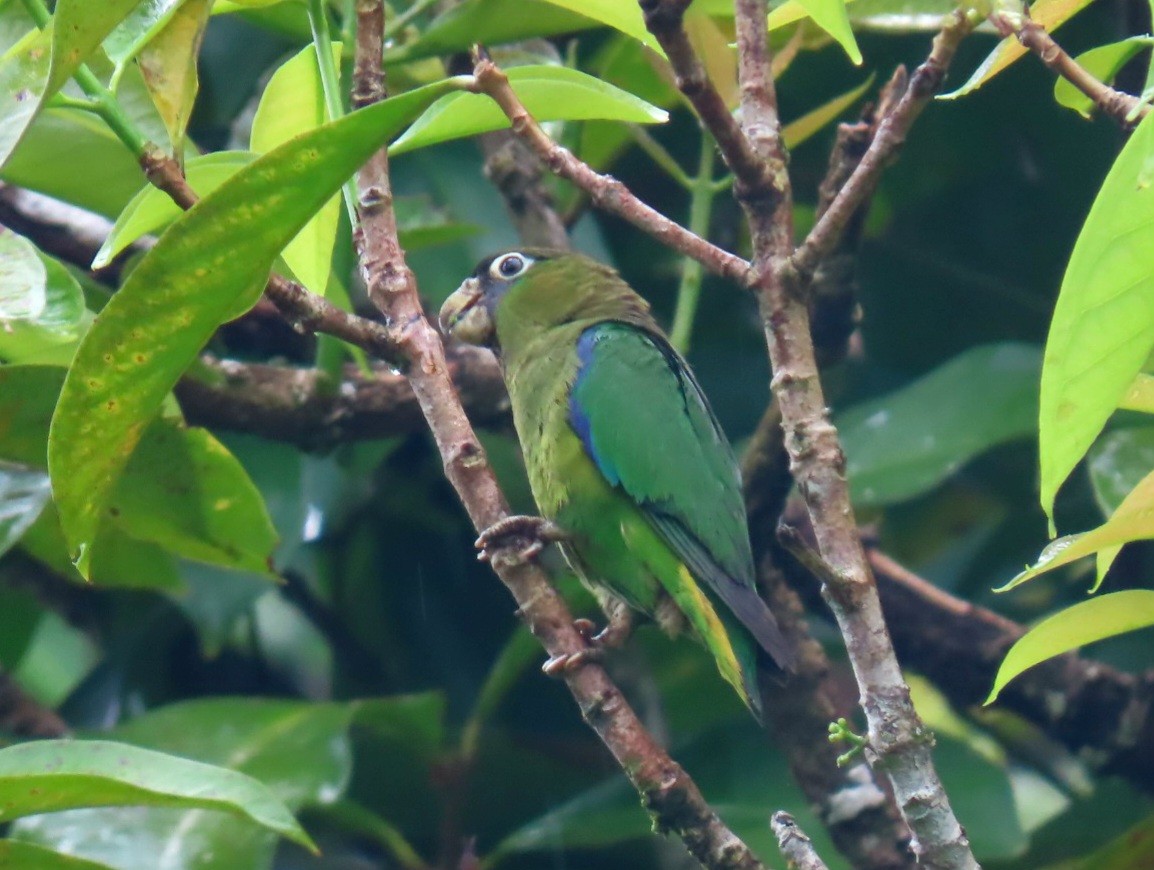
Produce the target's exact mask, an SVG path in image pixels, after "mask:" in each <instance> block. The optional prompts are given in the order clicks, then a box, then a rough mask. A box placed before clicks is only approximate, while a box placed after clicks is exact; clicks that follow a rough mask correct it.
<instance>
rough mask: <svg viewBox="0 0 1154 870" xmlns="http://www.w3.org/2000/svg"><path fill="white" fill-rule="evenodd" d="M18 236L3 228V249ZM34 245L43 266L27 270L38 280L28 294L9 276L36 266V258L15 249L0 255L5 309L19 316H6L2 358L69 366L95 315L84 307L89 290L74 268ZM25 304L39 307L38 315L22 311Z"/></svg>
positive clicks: (0, 328)
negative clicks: (79, 282) (22, 313)
mask: <svg viewBox="0 0 1154 870" xmlns="http://www.w3.org/2000/svg"><path fill="white" fill-rule="evenodd" d="M12 238H13V237H12V234H10V233H8V232H2V231H0V248H5V247H6V246H5V242H6V241H7V240H9V239H12ZM15 238H17V239H18V238H20V237H15ZM21 242H23V240H22V239H21ZM24 245H27V242H24ZM28 248H29V249H30V250H31V254H32V257H33V258H35V261H36V267H37V268H36V269H32V270H31V271H30V272H27V273H25V277H28V278H31V279H32V282H31V283H30V284H27V285H24V295H23V297H21V293H20V292H18V291H20V288H18V287H16V286H14V284H13V283H12V282H9V280H6V279H7V278H12V277H13V273H14V271H15V270H16V269H17V268H18V269H21V270H22V271H23V270H24V269H25V268H27V267H30V265H31V264H32V263H31V261H28V260H25V258H24V257H23V256H22V255H18V254H17V253H16V252H14V250H12V249H10V248H9V249H8V250H7V253H2V254H0V260H2V261H3V263H2V264H0V308H6V309H7V310H8V312H10V313H12V315H13V316H10V317H5V316H2V315H0V359H2V360H3V361H5V362H21V363H38V362H39V363H50V365H60V366H67V365H68V362H69V361H70V360H72V357H73V354H74V353H75V350H76V343H77V342H78V340H80V338H81V336H82V335H83V333H84V331H85V330H87V329H88V325H89V324H90V323H91V320H92V315H91V314H90V313H89V312H88V309H87V308H85V307H84V293H83V291H82V290H81V288H80V284H77V283H76V279H75V278H73V276H72V273H70V272H69V271H68V270H67V269H66V268H65V267H62V265H61V264H60V263H58V262H57V261H54V260H52V258H50V257H46V256H44V255H43V254H40V253H39V252H37V250H35V249H32V248H31V246H30V245H28ZM21 308H23V309H24V310H25V312H31V310H33V309H37V308H38V309H39V310H38V312H37V313H36V314H35V315H33V316H16V315H17V313H18V309H21Z"/></svg>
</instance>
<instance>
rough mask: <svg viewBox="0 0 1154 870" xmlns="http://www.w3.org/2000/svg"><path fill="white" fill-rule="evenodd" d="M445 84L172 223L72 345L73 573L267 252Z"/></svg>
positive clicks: (304, 148)
mask: <svg viewBox="0 0 1154 870" xmlns="http://www.w3.org/2000/svg"><path fill="white" fill-rule="evenodd" d="M463 83H464V80H462V79H446V80H444V81H441V82H438V83H436V84H433V85H429V86H427V87H424V88H419V89H417V90H415V91H410V92H409V93H406V94H402V95H401V96H398V97H393V98H391V99H389V100H386V101H384V102H381V103H378V104H376V105H375V106H371V107H369V108H367V109H362V110H361V111H358V112H354V113H353V114H351V115H348V116H347V117H345V118H342V119H340V120H339V121H334V122H332V123H331V124H326V125H325V126H323V127H318V128H317V129H316V130H313V131H310V132H309V133H306V134H304V135H302V136H298V137H297V138H295V139H292V140H290V141H289V142H286V143H285V144H284V145H282V146H280V147H279V148H277V149H275V150H274V151H271V152H270V153H268V154H266V155H264V156H263V157H261V158H260V159H258V160H256V161H254V162H253V163H251V164H250V165H248V166H246V167H245V168H243V169H241V170H240V171H239V172H238V173H237V174H236V175H235V176H233V177H232V178H230V179H229V180H228V181H227V182H225V183H224V184H223V185H221V187H219V188H218V189H217V190H215V191H213V192H212V193H211V194H209V195H208V196H207V197H205V198H204V199H203V200H201V201H200V202H199V203H198V204H197V205H196V206H194V207H193V208H192V209H191V210H190V211H189V212H188V213H187V214H185V215H184V216H183V217H182V218H181V219H180V220H178V221H177V222H176V223H174V224H173V225H172V226H171V227H170V228H169V230H168V231H167V232H166V233H165V234H164V235H163V236H162V237H161V239H160V241H159V242H158V243H157V245H156V247H155V248H153V250H152V251H150V252H149V253H148V254H147V255H146V256H145V257H144V259H142V260H141V262H140V264H139V265H138V266H137V267H136V269H134V270H133V272H132V274H131V275H130V276H129V277H128V280H127V281H125V283H124V286H123V287H122V288H121V289H120V291H119V292H118V293H117V294H116V295H115V296H113V297H112V300H111V301H110V302H109V303H108V305H107V306H106V307H105V308H104V310H103V311H101V313H100V315H99V316H98V317H97V318H96V320H95V322H94V323H93V324H92V328H91V329H90V330H89V332H88V334H87V335H86V336H85V337H84V340H83V341H82V342H81V343H80V347H79V348H78V349H77V351H76V357H75V359H74V361H73V364H72V368H71V369H70V370H69V372H68V377H67V379H66V380H65V382H64V388H63V390H62V391H61V395H60V402H59V404H58V405H57V408H56V413H55V415H54V416H53V420H52V430H51V433H50V436H49V441H48V468H49V473H50V474H51V476H52V484H53V492H54V493H55V496H56V503H57V507H58V508H59V511H60V520H61V524H62V525H63V528H64V534H65V537H66V538H67V540H68V543H69V548H70V550H71V553H72V557H73V559H74V560H75V561H76V565H77V568H78V569H79V570H80V571H81V573H82V574H85V575H86V576H87V574H88V572H89V568H90V564H91V558H92V553H91V548H92V546H93V540H94V538H95V536H96V532H97V529H98V528H99V524H100V522H101V520H102V519H103V518H104V517H105V516H106V515H107V508H108V504H109V499H110V498H111V496H112V493H113V490H114V488H115V485H116V481H117V479H118V478H119V477H120V475H121V472H122V471H123V470H124V467H125V465H126V464H127V462H128V459H129V457H130V456H131V454H132V451H133V450H134V449H135V448H136V445H137V444H138V443H139V441H140V438H141V436H142V435H143V434H144V432H145V430H146V429H147V428H148V424H149V422H150V420H151V418H152V417H153V416H154V415H155V413H156V412H157V410H158V409H159V408H160V405H161V402H163V400H164V397H165V396H166V395H168V392H169V390H171V389H172V387H173V385H174V384H175V383H176V381H177V379H178V378H179V377H180V375H181V373H182V372H183V371H184V370H185V369H186V368H187V367H188V365H189V364H190V363H191V362H192V361H193V360H194V359H195V357H196V354H197V353H198V352H199V351H200V349H201V348H202V347H203V346H204V345H205V343H206V342H207V341H208V339H209V338H210V337H211V336H212V334H213V333H214V332H215V331H216V328H217V327H218V326H219V325H220V324H221V323H223V322H224V321H225V320H227V319H229V318H231V317H234V316H236V312H237V310H238V308H239V307H241V306H242V305H245V304H247V305H252V304H253V303H255V302H256V300H257V299H258V298H259V297H260V293H261V290H262V288H263V287H264V283H265V281H266V280H267V278H268V273H269V270H270V269H271V267H272V264H273V260H274V259H275V258H276V256H277V254H279V253H280V251H281V250H282V249H283V248H284V246H285V245H286V244H288V242H289V240H290V239H292V237H293V236H295V235H296V234H297V233H298V232H299V231H300V229H301V227H302V226H304V224H305V223H306V222H307V221H308V220H309V219H310V218H311V217H312V216H313V215H314V214H315V213H316V212H317V210H318V209H320V208H321V206H322V205H324V203H325V202H327V201H328V199H329V198H330V197H332V195H333V194H334V193H336V192H337V190H339V189H340V186H341V184H343V183H344V182H345V180H346V179H347V178H348V177H349V176H350V175H352V174H353V172H355V171H356V169H357V167H359V166H360V164H361V163H363V162H364V161H365V160H366V159H367V158H368V157H369V156H370V155H371V154H372V153H373V151H375V150H376V149H377V148H378V147H380V146H381V145H382V144H384V143H385V142H387V141H388V140H389V139H391V138H392V137H393V136H395V135H396V134H397V133H398V132H399V131H400V130H401V128H402V127H403V126H404V125H405V124H407V123H409V122H410V121H411V120H412V119H413V118H415V117H416V116H417V115H418V114H419V113H420V112H421V111H422V110H423V109H424V108H425V107H426V106H428V105H429V104H430V103H432V102H433V101H434V100H435V99H437V98H438V97H440V96H442V95H443V94H445V93H448V92H449V91H452V90H456V89H458V88H460V87H461V86H462V84H463Z"/></svg>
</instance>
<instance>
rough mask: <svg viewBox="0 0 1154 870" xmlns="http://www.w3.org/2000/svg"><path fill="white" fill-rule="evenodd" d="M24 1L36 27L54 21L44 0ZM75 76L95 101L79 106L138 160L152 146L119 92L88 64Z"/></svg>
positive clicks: (73, 75)
mask: <svg viewBox="0 0 1154 870" xmlns="http://www.w3.org/2000/svg"><path fill="white" fill-rule="evenodd" d="M23 2H24V8H25V9H26V10H28V14H29V15H30V16H31V17H32V20H33V21H34V22H36V26H37V27H39V28H40V29H41V30H43V29H44V28H46V27H47V26H48V24H49V22H50V21H51V20H52V15H51V13H49V11H48V7H47V6H45V5H44V0H23ZM72 78H73V79H74V80H75V81H76V84H78V85H80V89H81V90H82V91H84V93H85V94H86V95H87V96H88V97H89V98H90V99H91V100H92V103H91V104H89V105H77V106H76V108H84V109H87V110H88V111H91V112H93V113H95V114H97V115H99V116H100V117H101V118H103V119H104V123H106V124H107V125H108V126H109V128H110V129H111V130H112V132H113V133H115V134H116V138H118V139H119V140H120V141H121V142H123V143H124V144H125V146H126V147H127V148H128V149H129V150H130V151H131V152H132V153H133V155H134V156H135V157H136V158H137V159H139V158H141V157H143V156H144V153H145V151H146V150H147V149H148V146H149V142H148V139H147V138H146V137H145V136H144V134H142V133H141V132H140V130H139V129H137V127H136V125H135V124H133V123H132V119H130V118H129V117H128V115H126V114H125V113H124V110H123V109H121V108H120V103H119V102H117V100H116V95H115V94H113V93H112V91H110V90H108V88H106V87H105V86H104V84H103V83H102V82H101V81H100V79H98V78H97V77H96V76H95V74H93V72H92V70H90V69H89V68H88V66H87V65H86V64H83V63H82V64H80V66H78V67H77V68H76V71H75V72H74V73H73V74H72Z"/></svg>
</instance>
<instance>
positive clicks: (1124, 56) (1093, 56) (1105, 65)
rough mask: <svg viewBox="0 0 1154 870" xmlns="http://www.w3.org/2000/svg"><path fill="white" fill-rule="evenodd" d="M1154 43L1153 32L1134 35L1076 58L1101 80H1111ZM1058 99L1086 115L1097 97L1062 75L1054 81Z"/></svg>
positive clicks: (1091, 109)
mask: <svg viewBox="0 0 1154 870" xmlns="http://www.w3.org/2000/svg"><path fill="white" fill-rule="evenodd" d="M1151 44H1154V38H1152V37H1149V36H1131V37H1130V38H1129V39H1123V40H1121V41H1120V42H1111V43H1109V44H1108V45H1100V46H1098V47H1097V48H1092V49H1090V50H1089V51H1086V52H1083V53H1082V54H1080V55H1078V56H1077V57H1076V58H1074V60H1075V61H1077V63H1078V65H1079V66H1081V67H1082V68H1083V69H1084V70H1086V71H1087V72H1088V73H1090V74H1091V75H1092V76H1094V77H1095V78H1096V79H1098V80H1099V81H1101V82H1105V83H1106V84H1111V83H1113V81H1114V77H1115V76H1116V75H1118V72H1119V70H1121V69H1122V67H1124V66H1125V65H1126V64H1127V63H1128V62H1129V61H1130V59H1131V58H1133V57H1134V56H1135V55H1136V54H1138V52H1140V51H1142V50H1143V49H1145V48H1149V47H1150V45H1151ZM1054 99H1055V100H1057V101H1058V104H1059V105H1061V106H1065V107H1066V108H1067V109H1073V110H1074V111H1075V112H1077V113H1078V114H1079V115H1081V116H1082V117H1083V118H1089V117H1090V116H1091V115H1092V114H1093V112H1094V101H1093V100H1091V99H1090V98H1089V97H1087V96H1086V95H1085V94H1084V93H1082V92H1081V91H1080V90H1078V89H1077V88H1076V87H1074V86H1073V85H1072V84H1070V83H1069V82H1068V81H1067V80H1066V79H1064V78H1059V79H1058V80H1057V81H1055V82H1054Z"/></svg>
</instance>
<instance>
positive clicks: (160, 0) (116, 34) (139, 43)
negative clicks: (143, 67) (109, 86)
mask: <svg viewBox="0 0 1154 870" xmlns="http://www.w3.org/2000/svg"><path fill="white" fill-rule="evenodd" d="M186 2H193V3H195V0H136V3H135V5H133V6H132V8H131V9H130V10H129V11H128V14H127V15H126V16H125V17H124V18H123V19H122V20H121V21H120V23H119V24H117V25H116V27H115V28H113V30H112V32H111V33H109V34H108V36H107V38H105V40H104V43H103V48H104V53H105V54H107V55H108V59H109V60H110V61H112V63H113V64H114V65H115V67H116V71H117V74H116V78H119V74H120V73H121V71H123V70H124V68H125V67H126V66H127V65H128V63H129V62H130V61H131V60H132V59H133V58H134V57H136V56H137V55H138V54H139V53H140V52H141V50H142V49H143V48H144V47H145V46H146V45H148V43H149V42H151V41H152V40H153V39H155V38H156V37H157V36H159V35H160V33H161V32H162V31H163V30H164V28H165V26H166V25H167V24H168V22H170V21H171V20H172V19H173V18H174V17H175V16H176V14H177V12H178V11H179V10H180V7H181V6H183V5H184V4H185V3H186Z"/></svg>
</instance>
